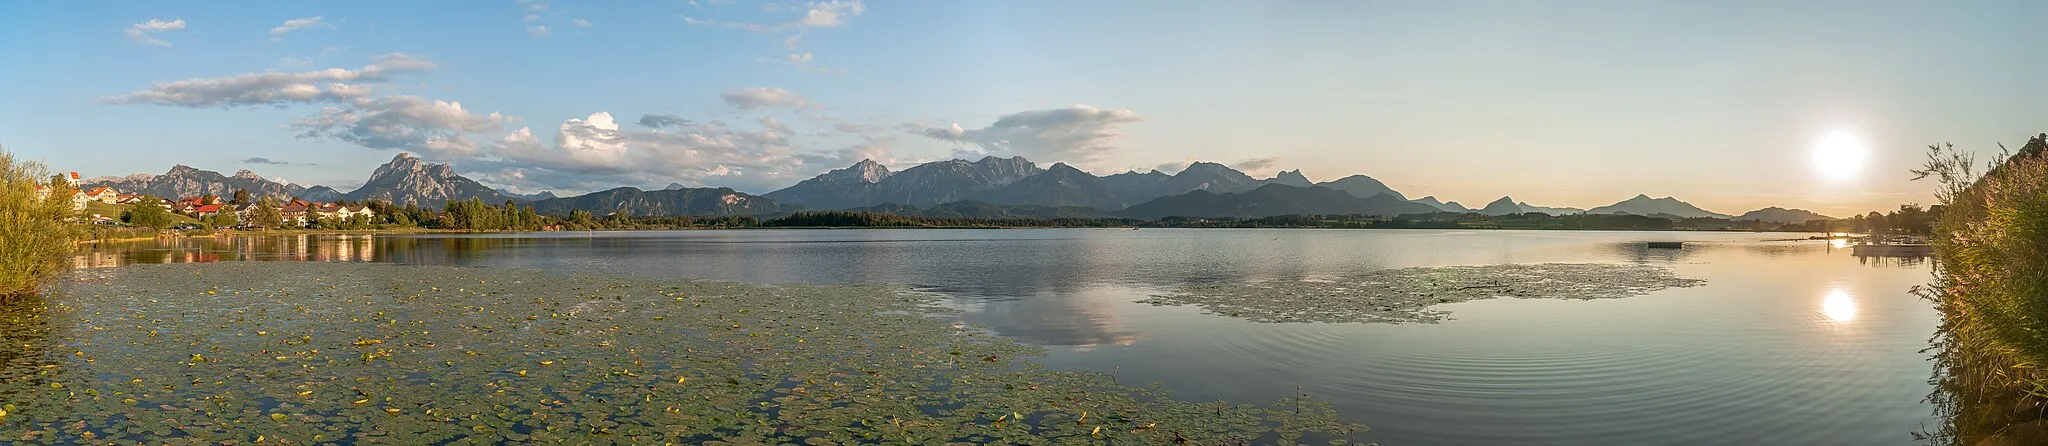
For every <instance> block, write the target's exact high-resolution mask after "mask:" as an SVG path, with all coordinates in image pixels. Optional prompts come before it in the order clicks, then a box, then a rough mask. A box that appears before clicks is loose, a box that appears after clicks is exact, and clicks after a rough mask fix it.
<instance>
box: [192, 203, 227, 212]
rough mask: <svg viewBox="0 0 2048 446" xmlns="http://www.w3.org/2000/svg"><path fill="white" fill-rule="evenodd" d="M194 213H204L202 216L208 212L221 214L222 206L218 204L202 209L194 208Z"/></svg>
mask: <svg viewBox="0 0 2048 446" xmlns="http://www.w3.org/2000/svg"><path fill="white" fill-rule="evenodd" d="M192 212H198V213H202V214H203V213H207V212H220V205H218V204H209V205H205V206H200V207H196V208H192Z"/></svg>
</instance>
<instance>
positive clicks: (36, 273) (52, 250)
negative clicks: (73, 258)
mask: <svg viewBox="0 0 2048 446" xmlns="http://www.w3.org/2000/svg"><path fill="white" fill-rule="evenodd" d="M37 186H43V187H47V188H48V189H47V193H38V192H37V191H36V189H37ZM71 193H72V189H71V187H70V186H69V185H68V184H67V183H65V182H63V181H58V180H55V179H53V178H51V177H50V175H49V171H48V170H47V169H44V168H43V166H42V164H40V163H36V162H33V161H22V160H17V159H15V157H14V154H13V153H9V152H7V151H6V149H0V299H5V298H8V297H12V296H19V295H25V294H30V293H34V292H36V291H37V290H38V289H39V288H40V285H41V284H42V282H43V280H44V279H47V278H49V276H50V275H52V274H55V273H56V272H58V271H60V270H62V268H63V263H62V260H63V259H64V257H65V256H67V255H70V254H71V253H72V252H74V251H75V250H77V249H78V237H80V236H81V235H82V234H83V232H84V231H83V230H82V228H81V227H80V225H79V224H77V223H74V222H72V221H70V220H72V219H75V218H77V217H78V215H77V213H76V212H74V211H72V209H71Z"/></svg>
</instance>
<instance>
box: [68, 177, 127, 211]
mask: <svg viewBox="0 0 2048 446" xmlns="http://www.w3.org/2000/svg"><path fill="white" fill-rule="evenodd" d="M73 174H74V175H75V174H76V172H74V173H73ZM120 198H121V194H120V193H119V192H116V191H114V188H111V187H106V186H101V187H95V188H92V189H91V190H87V191H85V199H86V201H97V202H101V203H106V204H114V202H115V201H118V200H120Z"/></svg>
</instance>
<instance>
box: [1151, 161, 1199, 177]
mask: <svg viewBox="0 0 2048 446" xmlns="http://www.w3.org/2000/svg"><path fill="white" fill-rule="evenodd" d="M1194 164H1195V159H1194V158H1188V159H1183V160H1180V161H1171V162H1165V163H1159V165H1157V166H1153V167H1152V170H1157V171H1160V172H1162V173H1168V174H1175V173H1180V171H1183V170H1188V166H1191V165H1194Z"/></svg>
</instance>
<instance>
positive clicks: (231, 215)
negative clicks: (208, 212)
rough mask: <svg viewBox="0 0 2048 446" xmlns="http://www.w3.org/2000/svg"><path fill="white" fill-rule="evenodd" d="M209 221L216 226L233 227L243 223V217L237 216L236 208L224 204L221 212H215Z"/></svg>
mask: <svg viewBox="0 0 2048 446" xmlns="http://www.w3.org/2000/svg"><path fill="white" fill-rule="evenodd" d="M209 223H210V224H211V225H212V226H213V227H215V228H232V227H235V225H236V224H239V223H241V219H239V218H235V209H234V208H230V207H226V206H222V207H221V208H220V213H216V214H213V217H212V220H211V221H210V222H209Z"/></svg>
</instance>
